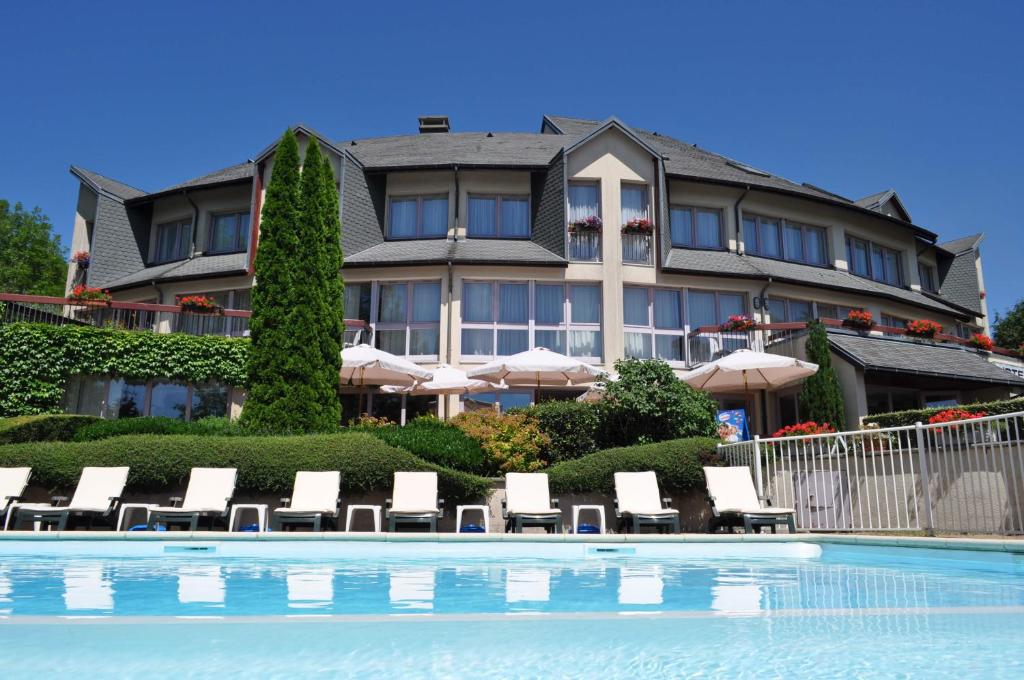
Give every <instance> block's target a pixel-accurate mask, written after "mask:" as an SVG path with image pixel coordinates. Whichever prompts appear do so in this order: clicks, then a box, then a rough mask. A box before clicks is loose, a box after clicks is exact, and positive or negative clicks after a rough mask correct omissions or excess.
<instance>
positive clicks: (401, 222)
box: [388, 196, 448, 239]
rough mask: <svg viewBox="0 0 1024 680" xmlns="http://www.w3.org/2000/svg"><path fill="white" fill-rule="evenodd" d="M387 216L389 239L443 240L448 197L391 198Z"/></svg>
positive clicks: (446, 232) (446, 233) (446, 231)
mask: <svg viewBox="0 0 1024 680" xmlns="http://www.w3.org/2000/svg"><path fill="white" fill-rule="evenodd" d="M389 214H390V218H389V221H388V237H389V238H393V239H401V238H444V237H446V236H447V235H448V196H404V197H402V198H392V199H391V206H390V213H389Z"/></svg>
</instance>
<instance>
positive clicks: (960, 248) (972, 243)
mask: <svg viewBox="0 0 1024 680" xmlns="http://www.w3.org/2000/svg"><path fill="white" fill-rule="evenodd" d="M983 238H985V235H984V234H971V235H970V236H964V237H963V238H957V239H953V240H952V241H946V242H944V243H940V244H938V247H939V248H941V249H942V250H945V251H946V252H947V253H952V254H953V255H959V254H960V253H962V252H964V251H966V250H974V249H975V248H977V247H978V245H979V244H981V240H982V239H983Z"/></svg>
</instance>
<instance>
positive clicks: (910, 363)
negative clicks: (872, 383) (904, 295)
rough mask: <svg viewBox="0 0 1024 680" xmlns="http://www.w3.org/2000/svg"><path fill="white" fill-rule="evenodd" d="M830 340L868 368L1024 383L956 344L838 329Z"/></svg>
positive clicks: (830, 333) (833, 344)
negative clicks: (941, 343) (856, 333)
mask: <svg viewBox="0 0 1024 680" xmlns="http://www.w3.org/2000/svg"><path fill="white" fill-rule="evenodd" d="M828 339H829V343H830V344H831V345H832V348H833V349H835V350H836V351H837V352H839V354H841V355H842V356H844V357H845V358H846V359H848V360H849V361H851V362H853V363H854V364H856V365H857V366H860V367H861V368H864V369H865V370H874V371H886V372H894V373H915V374H924V375H934V376H939V377H942V378H948V379H953V380H967V381H971V382H983V383H1000V384H1008V385H1020V386H1024V378H1019V377H1017V376H1016V375H1014V374H1013V373H1010V372H1009V371H1004V370H1003V369H1001V368H999V367H998V366H996V365H995V364H993V363H992V362H990V361H988V360H987V359H986V358H985V357H984V356H982V355H981V354H979V353H977V352H976V351H973V350H969V349H966V348H963V347H959V346H956V345H933V344H931V343H926V342H913V341H909V340H900V339H895V338H884V337H873V336H872V337H865V336H862V335H854V334H848V333H844V332H836V331H830V332H829V334H828Z"/></svg>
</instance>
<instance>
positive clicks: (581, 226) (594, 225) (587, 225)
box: [569, 215, 604, 232]
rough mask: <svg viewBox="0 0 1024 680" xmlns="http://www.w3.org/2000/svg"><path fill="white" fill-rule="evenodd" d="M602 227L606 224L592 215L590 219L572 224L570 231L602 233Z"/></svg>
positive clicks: (585, 218) (570, 224) (586, 218)
mask: <svg viewBox="0 0 1024 680" xmlns="http://www.w3.org/2000/svg"><path fill="white" fill-rule="evenodd" d="M602 226H604V222H602V221H601V218H600V217H598V216H597V215H591V216H590V217H584V218H583V219H579V220H576V221H575V222H570V223H569V231H571V232H573V231H600V230H601V227H602Z"/></svg>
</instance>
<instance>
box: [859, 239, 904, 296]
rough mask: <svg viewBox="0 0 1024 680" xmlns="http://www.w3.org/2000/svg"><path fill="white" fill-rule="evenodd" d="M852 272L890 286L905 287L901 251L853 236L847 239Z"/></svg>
mask: <svg viewBox="0 0 1024 680" xmlns="http://www.w3.org/2000/svg"><path fill="white" fill-rule="evenodd" d="M846 260H847V262H848V263H849V269H850V272H851V273H853V274H856V275H857V276H863V277H864V278H869V279H874V280H875V281H881V282H882V283H887V284H889V285H890V286H902V285H903V258H902V257H901V255H900V253H899V251H896V250H893V249H892V248H886V247H884V246H880V245H878V244H877V243H871V242H870V241H864V240H862V239H859V238H854V237H852V236H849V237H847V239H846Z"/></svg>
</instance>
